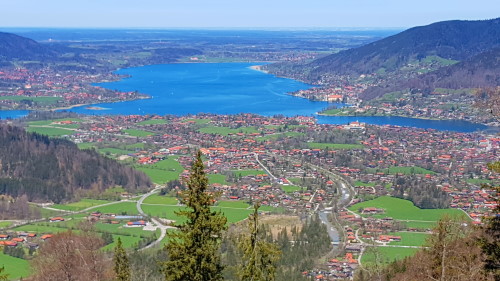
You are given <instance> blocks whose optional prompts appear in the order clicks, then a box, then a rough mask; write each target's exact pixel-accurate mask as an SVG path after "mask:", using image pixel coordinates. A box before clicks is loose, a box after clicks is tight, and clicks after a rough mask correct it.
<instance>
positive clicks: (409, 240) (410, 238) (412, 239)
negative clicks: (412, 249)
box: [389, 232, 429, 246]
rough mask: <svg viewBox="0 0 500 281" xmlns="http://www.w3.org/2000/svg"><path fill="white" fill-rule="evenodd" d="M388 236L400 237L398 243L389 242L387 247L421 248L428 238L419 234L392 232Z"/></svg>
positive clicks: (423, 234) (425, 234)
mask: <svg viewBox="0 0 500 281" xmlns="http://www.w3.org/2000/svg"><path fill="white" fill-rule="evenodd" d="M389 235H394V236H401V241H400V242H389V245H395V246H422V245H424V244H425V240H426V239H427V237H429V234H427V233H421V232H392V233H389Z"/></svg>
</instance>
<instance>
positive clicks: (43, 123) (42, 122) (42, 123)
mask: <svg viewBox="0 0 500 281" xmlns="http://www.w3.org/2000/svg"><path fill="white" fill-rule="evenodd" d="M61 121H73V122H83V119H80V118H59V119H51V120H40V121H30V122H28V125H30V126H31V125H33V126H47V125H50V126H63V125H61V124H52V123H54V122H61Z"/></svg>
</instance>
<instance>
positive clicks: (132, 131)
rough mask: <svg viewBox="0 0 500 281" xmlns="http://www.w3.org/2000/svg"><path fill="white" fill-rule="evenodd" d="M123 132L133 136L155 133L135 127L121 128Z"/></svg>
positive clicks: (146, 135) (145, 135)
mask: <svg viewBox="0 0 500 281" xmlns="http://www.w3.org/2000/svg"><path fill="white" fill-rule="evenodd" d="M123 132H124V133H126V134H128V135H130V136H133V137H149V136H153V135H154V134H155V133H153V132H148V131H144V130H137V129H125V130H123Z"/></svg>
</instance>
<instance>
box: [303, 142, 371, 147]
mask: <svg viewBox="0 0 500 281" xmlns="http://www.w3.org/2000/svg"><path fill="white" fill-rule="evenodd" d="M307 145H308V146H309V148H319V149H363V147H364V146H363V145H361V144H351V143H319V142H309V143H307Z"/></svg>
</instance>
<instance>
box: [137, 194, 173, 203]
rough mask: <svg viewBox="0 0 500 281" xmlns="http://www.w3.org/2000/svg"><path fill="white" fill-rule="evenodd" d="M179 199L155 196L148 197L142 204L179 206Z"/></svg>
mask: <svg viewBox="0 0 500 281" xmlns="http://www.w3.org/2000/svg"><path fill="white" fill-rule="evenodd" d="M177 202H178V201H177V198H175V197H170V196H161V195H158V194H153V195H151V196H148V198H146V199H145V200H144V201H143V202H142V203H144V204H163V205H177Z"/></svg>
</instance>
